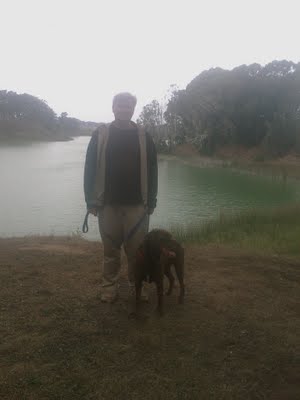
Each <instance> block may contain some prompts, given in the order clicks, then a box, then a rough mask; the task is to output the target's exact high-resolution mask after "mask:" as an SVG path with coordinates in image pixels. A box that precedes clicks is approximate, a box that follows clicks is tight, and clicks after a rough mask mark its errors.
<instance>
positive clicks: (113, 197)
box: [84, 124, 158, 208]
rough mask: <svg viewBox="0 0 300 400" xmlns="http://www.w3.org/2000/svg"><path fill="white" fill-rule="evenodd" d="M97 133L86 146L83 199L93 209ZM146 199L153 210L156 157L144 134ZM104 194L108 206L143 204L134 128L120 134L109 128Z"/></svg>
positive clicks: (149, 141) (156, 181) (149, 140)
mask: <svg viewBox="0 0 300 400" xmlns="http://www.w3.org/2000/svg"><path fill="white" fill-rule="evenodd" d="M97 143H98V130H96V131H95V132H94V133H93V135H92V137H91V140H90V142H89V145H88V148H87V152H86V159H85V166H84V195H85V201H86V204H87V207H88V208H89V207H94V206H95V204H94V203H93V190H94V185H95V179H96V169H97V146H98V144H97ZM146 152H147V177H148V198H147V205H148V207H150V208H155V207H156V197H157V184H158V177H157V154H156V149H155V145H154V143H153V140H152V138H151V136H150V135H149V133H147V132H146ZM105 156H106V157H107V159H106V163H105V166H106V167H105V194H104V199H105V201H106V203H107V202H114V203H115V202H117V204H120V205H121V204H124V205H125V204H126V205H129V204H138V203H141V202H142V198H141V197H142V196H141V187H140V185H141V183H140V179H141V178H140V148H139V138H138V133H137V126H136V124H135V126H134V128H133V129H132V130H128V131H127V130H125V131H124V130H120V129H118V128H116V127H114V126H113V125H112V124H111V125H110V133H109V138H108V142H107V147H106V154H105Z"/></svg>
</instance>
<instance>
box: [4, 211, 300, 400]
mask: <svg viewBox="0 0 300 400" xmlns="http://www.w3.org/2000/svg"><path fill="white" fill-rule="evenodd" d="M299 222H300V210H299V207H298V206H295V207H294V208H287V209H280V210H277V211H269V212H267V213H263V212H258V211H252V212H249V213H248V214H239V215H236V216H224V215H220V218H219V220H218V221H214V222H210V223H207V224H206V225H205V226H203V227H202V228H201V229H199V228H197V229H196V228H195V229H194V230H193V229H189V230H185V231H183V230H180V231H177V232H176V234H177V235H178V236H180V237H181V239H183V240H184V241H185V243H186V244H185V255H186V257H185V262H186V278H185V281H186V292H187V293H186V301H185V304H184V305H183V306H179V305H178V304H177V292H176V289H177V288H175V293H174V295H172V296H170V297H166V298H165V302H166V304H165V309H166V314H165V316H164V317H163V318H158V317H157V316H156V314H155V311H154V308H155V305H156V293H155V288H151V290H150V303H149V304H148V305H144V310H143V315H144V318H143V319H141V320H137V321H135V320H130V319H128V309H129V308H130V302H128V301H127V296H128V287H127V282H126V270H125V269H123V270H122V273H121V281H120V283H121V287H120V297H119V299H118V301H117V302H116V303H115V304H113V305H107V304H102V303H101V302H100V300H99V284H100V281H101V273H100V264H101V262H102V260H103V249H102V246H101V245H100V244H99V243H97V242H89V241H86V240H83V239H81V238H80V237H78V236H76V235H75V236H74V237H66V238H64V237H55V236H52V237H42V236H37V237H34V236H33V237H25V238H10V239H0V310H1V314H0V322H1V323H0V337H1V341H0V364H1V369H0V398H1V400H21V399H22V400H23V399H24V400H25V399H26V400H27V399H28V400H44V399H45V400H46V399H47V400H52V399H53V400H56V399H62V400H110V399H133V400H139V399H143V400H152V399H155V400H156V399H158V400H159V399H163V400H193V399H195V400H196V399H197V400H198V399H205V400H240V399H243V400H256V399H257V400H259V399H268V400H269V399H270V400H272V399H273V400H281V399H282V400H286V399H288V400H298V399H299V398H300V385H299V379H298V378H299V373H300V371H299V354H300V319H299V315H300V313H299V311H300V309H299V304H300V257H299V254H298V252H297V251H294V250H295V248H296V247H294V246H296V233H297V232H299V231H298V230H297V229H298V228H297V226H299ZM258 235H259V236H258ZM285 235H289V236H288V239H284V238H285ZM255 238H256V239H255ZM263 238H264V240H265V242H264V243H265V245H266V246H267V247H266V249H267V250H268V251H264V253H259V252H256V251H255V250H256V249H257V248H258V247H260V248H262V247H263ZM280 238H281V239H280ZM298 238H299V236H298ZM283 239H284V240H283ZM288 240H290V241H291V242H292V244H289V243H288ZM226 244H229V245H230V246H227V245H226ZM241 244H243V245H241ZM280 244H281V247H280V246H279V245H280ZM254 245H255V247H251V246H254ZM274 249H275V250H276V254H274V253H275V251H273V250H274ZM278 249H280V252H279V253H280V255H278ZM288 252H289V253H292V254H293V257H290V254H288V255H287V253H288ZM124 261H125V260H124V258H123V264H124Z"/></svg>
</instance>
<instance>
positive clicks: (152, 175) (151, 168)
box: [146, 132, 158, 212]
mask: <svg viewBox="0 0 300 400" xmlns="http://www.w3.org/2000/svg"><path fill="white" fill-rule="evenodd" d="M146 143H147V171H148V209H149V211H150V212H151V211H152V212H153V210H154V208H155V207H156V202H157V186H158V183H157V182H158V172H157V152H156V148H155V144H154V142H153V140H152V137H151V136H150V134H149V133H148V132H146Z"/></svg>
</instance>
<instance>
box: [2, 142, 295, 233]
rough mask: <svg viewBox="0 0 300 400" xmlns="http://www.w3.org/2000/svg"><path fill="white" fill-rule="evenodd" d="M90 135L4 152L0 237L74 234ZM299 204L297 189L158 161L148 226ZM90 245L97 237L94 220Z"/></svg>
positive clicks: (238, 174) (82, 213)
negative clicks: (155, 193)
mask: <svg viewBox="0 0 300 400" xmlns="http://www.w3.org/2000/svg"><path fill="white" fill-rule="evenodd" d="M88 141H89V137H78V138H76V139H74V140H73V141H70V142H50V143H49V142H47V143H30V144H26V145H24V144H23V145H2V146H1V147H0V183H1V192H0V199H1V203H0V204H1V207H0V236H1V237H11V236H24V235H32V234H41V235H49V234H53V235H70V234H72V233H76V232H78V231H81V226H82V222H83V219H84V216H85V202H84V194H83V168H84V161H85V153H86V148H87V144H88ZM299 200H300V185H299V184H298V183H296V182H285V183H284V182H282V181H280V180H272V179H271V178H268V177H265V176H257V175H253V174H250V173H245V172H239V171H233V170H230V169H228V168H222V167H197V166H190V165H187V164H185V163H182V162H180V161H178V160H177V161H176V160H167V159H162V160H159V195H158V204H157V209H156V210H155V213H154V214H153V216H152V217H151V223H150V226H151V227H165V228H169V227H170V226H173V225H178V224H184V225H187V224H195V223H199V224H201V223H203V222H204V221H205V220H207V219H209V218H216V217H218V216H219V214H220V212H222V213H226V212H232V211H238V210H243V209H248V208H252V207H272V206H277V205H283V204H289V203H294V202H296V201H299ZM89 226H90V231H89V233H88V234H86V235H84V237H86V238H87V239H92V240H93V239H98V238H99V234H98V225H97V220H96V218H95V217H93V216H90V217H89Z"/></svg>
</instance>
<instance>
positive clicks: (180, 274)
mask: <svg viewBox="0 0 300 400" xmlns="http://www.w3.org/2000/svg"><path fill="white" fill-rule="evenodd" d="M174 265H175V271H176V275H177V278H178V281H179V285H180V293H179V298H178V303H179V304H183V300H184V292H185V288H184V249H181V250H180V252H178V255H177V257H176V261H175V264H174Z"/></svg>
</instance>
